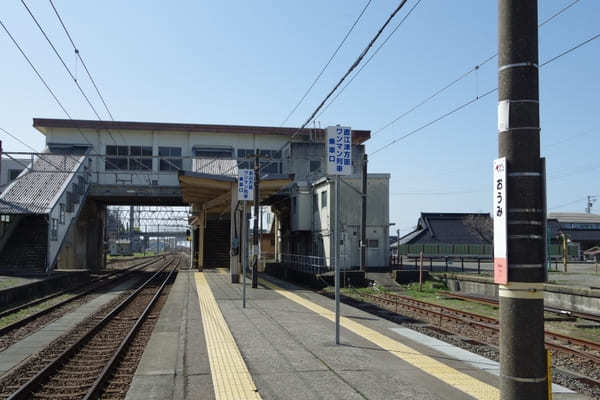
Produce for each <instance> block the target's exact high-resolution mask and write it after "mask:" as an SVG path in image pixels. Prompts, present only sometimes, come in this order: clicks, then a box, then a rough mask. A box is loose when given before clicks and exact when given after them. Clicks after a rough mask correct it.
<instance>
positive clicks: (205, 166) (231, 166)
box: [193, 158, 238, 178]
mask: <svg viewBox="0 0 600 400" xmlns="http://www.w3.org/2000/svg"><path fill="white" fill-rule="evenodd" d="M193 172H197V173H200V174H207V175H221V176H229V177H235V178H237V176H238V163H237V160H231V159H213V158H196V159H194V169H193Z"/></svg>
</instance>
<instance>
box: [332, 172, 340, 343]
mask: <svg viewBox="0 0 600 400" xmlns="http://www.w3.org/2000/svg"><path fill="white" fill-rule="evenodd" d="M339 191H340V176H339V175H336V176H335V217H334V225H335V226H334V232H335V233H334V235H333V239H334V242H333V249H334V252H335V253H334V254H335V344H340V267H341V266H340V250H339V249H340V239H339V235H340V228H339V212H340V201H339V200H340V195H339Z"/></svg>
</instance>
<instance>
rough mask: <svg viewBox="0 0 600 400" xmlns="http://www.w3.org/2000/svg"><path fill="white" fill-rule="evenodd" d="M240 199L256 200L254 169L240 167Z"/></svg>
mask: <svg viewBox="0 0 600 400" xmlns="http://www.w3.org/2000/svg"><path fill="white" fill-rule="evenodd" d="M238 200H239V201H253V200H254V170H253V169H240V170H239V176H238Z"/></svg>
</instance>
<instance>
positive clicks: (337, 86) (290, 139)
mask: <svg viewBox="0 0 600 400" xmlns="http://www.w3.org/2000/svg"><path fill="white" fill-rule="evenodd" d="M407 1H408V0H401V1H400V3H399V4H398V6H397V7H396V8H395V9H394V11H393V12H392V13H391V14H390V15H389V17H388V18H387V19H386V21H385V22H384V23H383V25H381V27H380V28H379V30H378V31H377V33H376V34H375V36H373V38H372V39H371V40H370V41H369V43H368V44H367V46H366V47H365V48H364V49H363V51H362V52H361V53H360V55H359V56H358V57H357V58H356V60H355V61H354V62H353V63H352V64H351V65H350V67H349V68H348V70H347V71H346V73H344V75H343V76H342V77H341V78H340V79H339V80H338V82H337V83H336V84H335V86H334V87H333V89H331V90H330V91H329V92H328V93H327V95H326V96H325V97H324V98H323V100H322V101H321V103H319V105H318V106H317V107H316V108H315V109H314V111H313V112H312V114H311V115H310V116H309V117H308V118H307V119H306V121H305V122H304V123H303V124H302V125H301V126H300V127H299V128H297V129H296V130H295V132H294V133H293V134H292V135H291V136H290V138H289V139H288V141H287V143H285V144H284V145H282V146H281V147H280V149H279V151H282V150H283V149H284V148H285V147H286V146H287V145H288V144H290V143H291V142H292V140H293V139H294V137H296V135H297V134H298V133H300V132H302V130H303V129H304V128H305V127H306V126H307V125H308V124H309V123H310V122H311V121H312V120H313V119H314V118H315V116H316V115H317V113H318V112H319V111H320V110H321V108H322V107H323V105H324V104H325V103H326V102H327V100H328V99H329V98H330V97H331V96H332V95H333V94H334V93H335V91H336V90H337V89H338V88H339V87H340V86H341V84H342V83H344V81H345V80H346V78H347V77H348V76H349V75H350V74H351V73H352V71H354V70H355V69H356V67H358V66H359V65H360V63H361V62H362V60H363V59H364V58H365V56H366V55H367V53H368V52H369V50H370V49H371V48H372V47H373V45H374V44H375V42H376V41H377V39H378V38H379V37H380V36H381V34H382V33H383V31H384V30H385V28H386V27H387V26H388V25H389V24H390V22H391V21H392V19H394V17H395V16H396V14H398V12H400V10H401V9H402V7H404V5H405V4H406V2H407ZM418 1H419V2H420V1H421V0H418ZM271 164H272V161H269V162H268V163H266V164H265V165H259V173H260V170H261V169H263V168H266V167H267V166H269V165H271ZM232 169H233V168H232ZM232 169H230V170H229V171H231V170H232ZM229 171H226V172H229Z"/></svg>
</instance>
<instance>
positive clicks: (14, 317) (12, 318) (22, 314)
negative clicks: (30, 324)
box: [0, 294, 74, 328]
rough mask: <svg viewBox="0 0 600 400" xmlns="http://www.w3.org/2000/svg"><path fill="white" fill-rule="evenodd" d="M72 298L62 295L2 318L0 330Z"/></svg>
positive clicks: (68, 295) (69, 295)
mask: <svg viewBox="0 0 600 400" xmlns="http://www.w3.org/2000/svg"><path fill="white" fill-rule="evenodd" d="M73 296H74V294H63V295H62V296H58V297H55V298H53V299H50V300H48V301H46V302H44V303H41V304H38V305H35V306H32V307H28V308H25V309H23V310H21V311H19V312H17V313H14V314H10V315H7V316H6V317H4V318H0V328H4V327H5V326H7V325H10V324H13V323H15V322H17V321H20V320H22V319H23V318H26V317H28V316H30V315H32V314H35V313H37V312H40V311H42V310H44V309H46V308H48V307H51V306H53V305H54V304H57V303H60V302H61V301H63V300H66V299H68V298H71V297H73Z"/></svg>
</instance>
